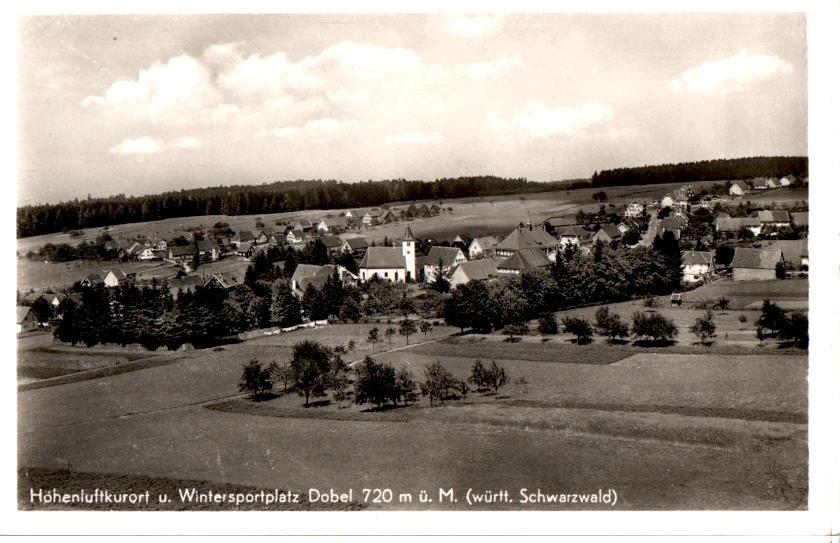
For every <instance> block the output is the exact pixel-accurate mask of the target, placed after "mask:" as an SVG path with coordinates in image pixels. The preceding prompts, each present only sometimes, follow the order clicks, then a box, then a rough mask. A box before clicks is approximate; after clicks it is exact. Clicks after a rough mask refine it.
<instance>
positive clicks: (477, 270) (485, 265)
mask: <svg viewBox="0 0 840 543" xmlns="http://www.w3.org/2000/svg"><path fill="white" fill-rule="evenodd" d="M505 260H507V258H504V257H491V258H481V259H478V260H469V261H467V262H462V263H460V264H458V265H457V266H455V267H454V268H453V269H452V270H450V272H449V276H448V277H447V279H448V280H449V287H450V288H455V287H457V286H458V285H463V284H465V283H469V282H470V281H484V280H485V279H489V278H491V277H493V276H494V275H496V274H497V272H498V268H499V264H501V263H502V262H504V261H505Z"/></svg>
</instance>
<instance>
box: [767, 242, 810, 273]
mask: <svg viewBox="0 0 840 543" xmlns="http://www.w3.org/2000/svg"><path fill="white" fill-rule="evenodd" d="M762 249H779V250H780V251H782V254H783V255H784V257H785V265H787V266H788V268H789V269H792V270H801V271H804V270H807V269H808V240H807V239H779V240H771V241H767V242H764V243H763V244H762Z"/></svg>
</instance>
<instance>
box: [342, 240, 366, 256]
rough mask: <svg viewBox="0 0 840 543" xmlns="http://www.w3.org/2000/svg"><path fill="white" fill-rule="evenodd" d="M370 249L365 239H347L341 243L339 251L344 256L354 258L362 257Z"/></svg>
mask: <svg viewBox="0 0 840 543" xmlns="http://www.w3.org/2000/svg"><path fill="white" fill-rule="evenodd" d="M367 248H368V243H367V240H366V239H365V238H347V239H345V240H344V241H343V242H342V243H341V247H340V248H339V251H341V252H342V253H344V254H350V255H353V256H361V255H363V254H364V252H365V251H366V250H367Z"/></svg>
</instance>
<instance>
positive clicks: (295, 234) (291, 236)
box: [286, 229, 304, 243]
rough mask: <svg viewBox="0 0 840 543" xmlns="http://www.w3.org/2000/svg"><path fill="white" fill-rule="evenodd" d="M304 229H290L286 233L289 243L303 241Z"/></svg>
mask: <svg viewBox="0 0 840 543" xmlns="http://www.w3.org/2000/svg"><path fill="white" fill-rule="evenodd" d="M303 237H304V234H303V230H297V229H295V230H289V231H288V232H287V233H286V241H287V242H289V243H303Z"/></svg>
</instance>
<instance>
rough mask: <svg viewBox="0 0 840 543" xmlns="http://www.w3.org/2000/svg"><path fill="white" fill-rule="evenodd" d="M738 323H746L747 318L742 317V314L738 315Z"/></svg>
mask: <svg viewBox="0 0 840 543" xmlns="http://www.w3.org/2000/svg"><path fill="white" fill-rule="evenodd" d="M738 322H741V323H744V322H747V316H746V315H744V314H743V313H742V314H741V315H738Z"/></svg>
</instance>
